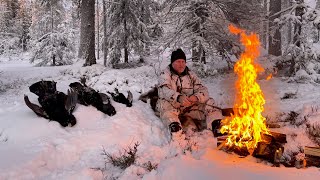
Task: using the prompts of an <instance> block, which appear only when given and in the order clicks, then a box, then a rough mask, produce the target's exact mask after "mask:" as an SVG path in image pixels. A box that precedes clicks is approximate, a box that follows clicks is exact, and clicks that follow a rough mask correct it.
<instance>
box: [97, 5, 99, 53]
mask: <svg viewBox="0 0 320 180" xmlns="http://www.w3.org/2000/svg"><path fill="white" fill-rule="evenodd" d="M99 16H100V15H99V1H98V0H97V59H99V51H100V48H99V45H100V44H99V43H100V42H99V38H100V37H99V30H100V29H99V28H100V26H99Z"/></svg>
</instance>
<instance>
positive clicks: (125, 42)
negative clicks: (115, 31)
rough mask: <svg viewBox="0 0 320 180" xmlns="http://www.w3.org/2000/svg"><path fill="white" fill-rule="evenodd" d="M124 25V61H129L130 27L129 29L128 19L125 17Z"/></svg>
mask: <svg viewBox="0 0 320 180" xmlns="http://www.w3.org/2000/svg"><path fill="white" fill-rule="evenodd" d="M123 26H124V43H123V45H124V47H123V48H124V62H125V63H128V62H129V53H128V29H127V20H126V18H124V21H123Z"/></svg>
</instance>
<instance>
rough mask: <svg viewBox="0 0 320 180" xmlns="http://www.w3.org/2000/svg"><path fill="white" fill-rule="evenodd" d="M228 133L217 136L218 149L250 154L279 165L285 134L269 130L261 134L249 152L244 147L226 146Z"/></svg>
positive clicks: (244, 154) (241, 154)
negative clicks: (255, 145)
mask: <svg viewBox="0 0 320 180" xmlns="http://www.w3.org/2000/svg"><path fill="white" fill-rule="evenodd" d="M227 137H228V135H223V136H219V137H217V147H218V149H220V150H223V151H226V152H234V153H236V154H238V155H240V156H248V155H250V154H252V156H254V157H256V158H261V159H264V160H267V161H269V162H271V163H273V164H274V166H277V167H279V166H280V158H281V157H282V153H283V152H284V147H283V145H284V144H285V143H286V142H287V139H286V135H285V134H281V133H276V132H270V134H263V135H262V140H263V141H261V142H259V143H258V145H257V147H256V148H255V149H254V150H253V151H252V150H251V151H252V152H249V151H250V150H248V149H247V148H246V147H242V148H239V147H229V146H227V145H226V144H225V143H226V139H227Z"/></svg>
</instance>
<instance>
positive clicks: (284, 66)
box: [275, 0, 320, 82]
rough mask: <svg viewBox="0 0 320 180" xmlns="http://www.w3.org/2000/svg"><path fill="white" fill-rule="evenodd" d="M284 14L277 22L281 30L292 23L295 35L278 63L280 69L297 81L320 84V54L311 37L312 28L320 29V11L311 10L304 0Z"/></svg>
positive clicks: (295, 3)
mask: <svg viewBox="0 0 320 180" xmlns="http://www.w3.org/2000/svg"><path fill="white" fill-rule="evenodd" d="M282 13H283V15H282V16H281V17H280V18H278V19H275V22H276V23H277V24H278V25H279V27H280V28H282V27H283V26H284V25H286V24H287V23H290V22H291V23H292V24H293V32H294V35H293V37H292V39H291V40H290V43H289V44H288V45H287V46H286V47H285V51H284V55H283V58H282V59H280V60H279V61H278V62H277V67H278V69H279V70H282V71H283V72H284V73H285V74H286V75H288V76H292V77H294V78H295V80H297V79H298V80H302V79H303V81H305V80H310V81H314V82H320V60H319V58H318V57H319V56H320V52H319V51H318V50H317V48H316V46H318V45H317V44H315V42H314V41H313V39H314V38H312V37H311V35H312V31H313V30H312V27H315V28H317V29H320V26H319V25H320V11H319V10H316V9H311V8H310V7H308V6H307V5H306V4H305V3H304V1H303V0H296V1H295V2H294V3H293V5H292V6H291V7H290V8H287V9H286V10H284V11H283V12H282Z"/></svg>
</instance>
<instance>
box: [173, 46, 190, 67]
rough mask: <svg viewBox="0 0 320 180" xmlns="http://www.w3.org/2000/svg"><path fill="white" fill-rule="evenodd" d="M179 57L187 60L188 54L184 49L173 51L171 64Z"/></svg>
mask: <svg viewBox="0 0 320 180" xmlns="http://www.w3.org/2000/svg"><path fill="white" fill-rule="evenodd" d="M177 59H184V60H185V61H186V60H187V58H186V55H185V54H184V52H183V51H182V49H180V48H179V49H177V50H176V51H173V52H172V54H171V64H172V63H173V62H174V61H175V60H177Z"/></svg>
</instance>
